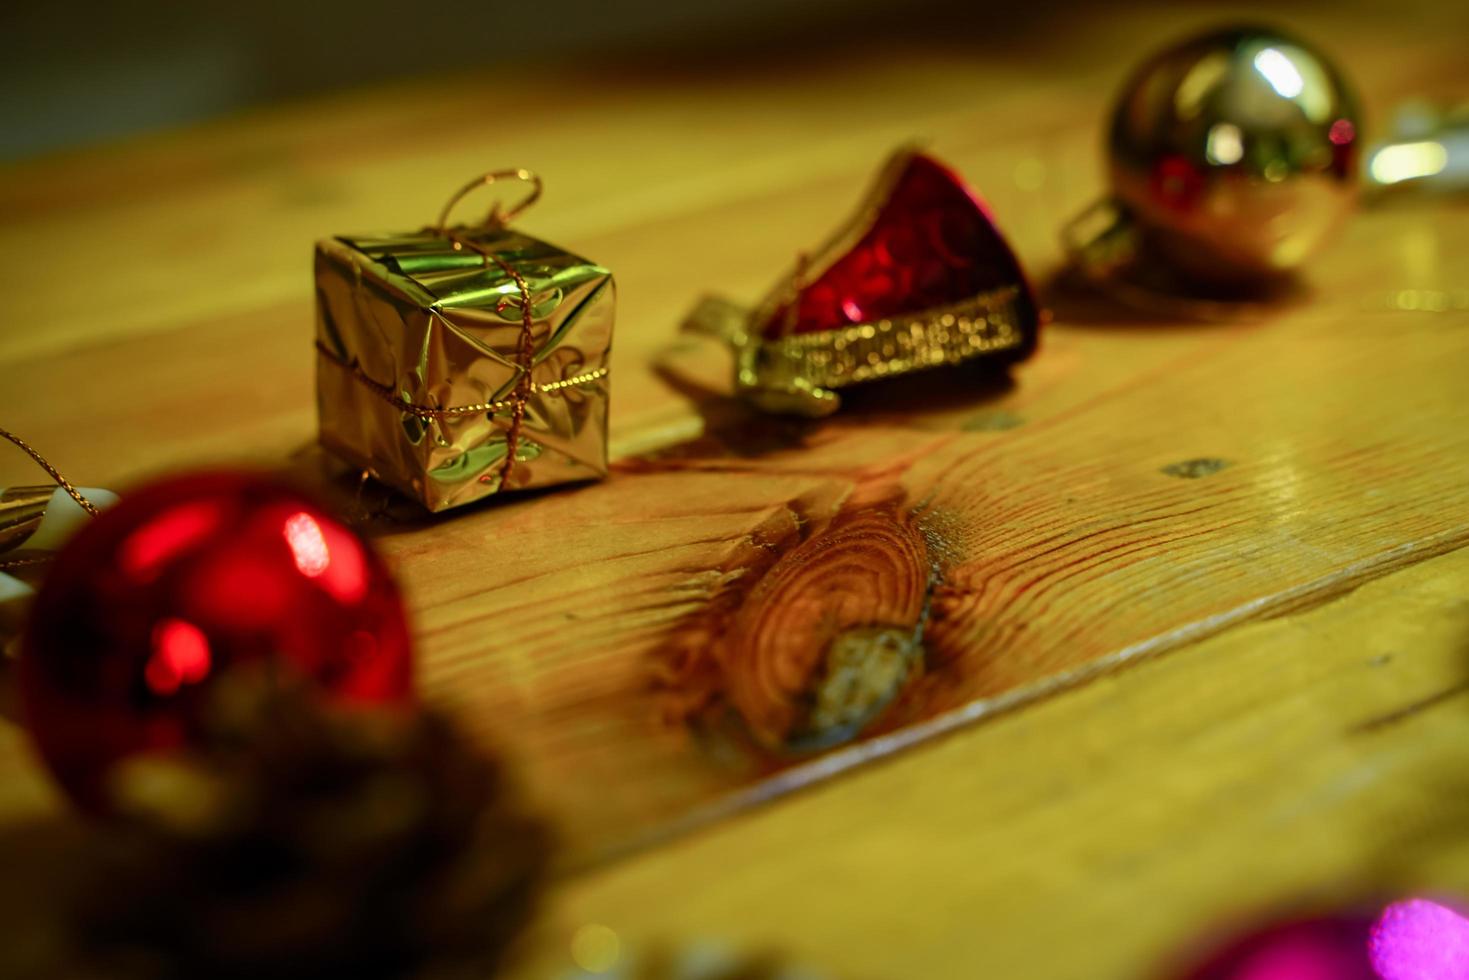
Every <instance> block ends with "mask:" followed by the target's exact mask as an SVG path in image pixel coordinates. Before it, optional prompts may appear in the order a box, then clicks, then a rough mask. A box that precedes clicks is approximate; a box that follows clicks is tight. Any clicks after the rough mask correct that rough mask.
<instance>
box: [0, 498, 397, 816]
mask: <svg viewBox="0 0 1469 980" xmlns="http://www.w3.org/2000/svg"><path fill="white" fill-rule="evenodd" d="M252 663H255V664H260V665H263V666H266V667H268V668H269V669H270V670H272V671H275V672H278V673H279V674H281V675H283V677H284V678H288V679H291V680H296V681H300V682H304V683H308V684H310V685H312V686H314V687H316V688H319V689H320V690H321V691H322V693H323V695H324V696H327V697H329V698H332V699H336V700H340V701H344V702H356V703H365V704H374V703H377V704H382V703H388V704H391V703H402V702H406V701H409V700H411V698H412V696H413V695H412V691H413V680H412V661H411V657H410V651H409V634H408V625H407V619H406V616H405V613H404V609H403V603H402V599H401V597H400V596H399V593H398V589H397V586H396V585H395V584H394V582H393V579H392V577H391V576H390V575H389V574H388V570H387V568H386V567H385V566H384V564H383V562H382V560H381V559H380V558H379V557H378V556H377V555H376V554H374V553H373V551H372V550H371V548H370V547H369V546H368V545H367V543H366V542H365V541H363V540H362V539H361V538H360V537H359V536H358V535H357V534H356V533H355V532H354V531H352V530H351V529H350V528H349V527H347V526H346V525H345V524H343V523H342V522H341V521H339V520H337V519H336V518H335V517H333V516H332V515H331V514H329V513H327V512H326V511H325V510H323V509H321V508H320V507H319V506H317V505H316V504H314V503H312V502H311V501H309V500H307V499H306V498H303V497H302V496H300V495H299V494H298V493H296V492H295V491H294V490H291V489H289V488H287V487H284V486H281V485H280V484H277V483H275V482H274V481H271V480H267V479H263V478H260V477H257V476H252V475H247V474H239V473H223V472H222V473H205V474H197V475H189V476H184V477H178V478H172V479H166V480H163V481H161V482H157V483H154V484H151V485H149V486H145V487H143V488H141V489H139V490H136V491H134V492H133V493H131V494H128V495H126V496H124V497H123V499H122V501H121V502H120V503H119V504H118V505H117V506H116V507H114V508H113V509H111V510H109V511H106V512H105V513H103V514H102V515H101V516H99V517H97V518H96V519H95V520H93V521H92V522H91V523H90V524H88V525H87V526H86V527H84V528H83V529H82V530H81V532H80V533H78V534H77V535H76V537H75V538H73V539H72V540H71V541H70V542H69V543H68V544H67V546H66V547H65V548H64V549H63V550H62V551H61V553H60V554H59V555H58V556H57V558H56V561H55V563H54V564H53V565H52V567H51V568H50V569H49V571H48V573H47V576H46V580H45V583H44V585H43V586H42V588H41V591H40V594H39V595H38V596H37V598H36V602H35V605H34V607H33V609H32V611H31V615H30V621H29V624H28V627H27V631H26V635H25V643H24V647H23V653H22V657H21V662H20V686H21V696H22V702H23V708H24V713H25V718H26V722H27V725H28V727H29V729H30V731H31V735H32V737H33V739H34V741H35V744H36V746H37V747H38V749H39V750H40V754H41V756H42V758H43V759H44V760H45V762H46V764H47V765H48V766H49V767H50V768H51V770H52V772H53V773H54V774H55V775H56V777H57V779H58V780H59V782H60V783H61V785H62V786H63V787H64V788H65V789H66V790H67V792H69V793H70V794H71V795H72V796H73V797H74V798H75V799H76V800H77V801H78V802H79V803H81V804H82V805H83V806H85V807H88V808H90V809H102V808H105V796H106V794H105V780H106V776H107V773H108V771H109V770H110V768H111V767H112V766H113V764H114V763H116V762H118V761H119V760H121V759H123V758H125V757H127V756H130V755H133V754H136V753H140V752H150V751H158V750H167V749H171V748H176V747H179V746H183V745H187V744H189V743H190V740H191V739H192V738H193V737H194V736H195V734H196V732H197V731H198V725H199V712H200V709H201V708H202V706H203V704H204V695H205V693H206V692H207V690H208V688H209V686H210V681H211V680H212V679H213V678H215V677H216V676H218V675H219V674H220V673H222V672H223V671H224V670H225V669H226V668H228V667H232V666H236V665H245V664H252Z"/></svg>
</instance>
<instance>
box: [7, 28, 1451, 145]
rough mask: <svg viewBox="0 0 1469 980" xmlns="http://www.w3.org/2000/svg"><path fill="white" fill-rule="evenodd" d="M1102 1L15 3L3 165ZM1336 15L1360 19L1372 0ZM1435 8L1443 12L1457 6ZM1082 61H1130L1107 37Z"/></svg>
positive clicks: (982, 43)
mask: <svg viewBox="0 0 1469 980" xmlns="http://www.w3.org/2000/svg"><path fill="white" fill-rule="evenodd" d="M1105 6H1106V5H1103V4H1089V3H1085V2H1080V0H1026V2H1023V3H996V2H993V0H989V2H986V0H968V2H963V0H916V2H895V0H794V2H793V0H700V2H696V3H667V2H663V0H614V2H606V0H559V2H557V3H556V4H555V5H554V7H551V6H549V5H537V4H529V3H508V2H503V0H492V2H483V3H434V4H420V3H406V2H402V0H323V2H316V3H306V2H299V0H296V2H291V0H263V2H254V3H244V4H204V3H190V2H181V0H159V2H152V3H147V4H117V3H107V2H103V0H82V2H78V3H66V4H23V3H11V4H5V5H3V7H4V9H3V12H0V32H3V35H4V37H5V38H6V42H7V43H6V56H5V58H4V60H3V62H0V93H3V94H0V159H8V160H14V159H16V158H21V157H26V156H32V155H35V154H40V153H46V152H48V151H54V150H59V149H64V148H67V147H74V146H77V145H81V144H86V143H91V142H96V141H99V140H106V139H109V138H114V137H120V136H127V135H130V134H134V133H139V132H144V131H148V130H155V129H158V128H163V127H171V126H176V125H179V124H183V123H189V122H195V121H198V120H202V119H208V118H211V117H216V116H219V115H222V114H227V113H233V112H238V111H240V110H245V109H249V108H251V107H255V106H261V105H265V104H268V103H273V102H279V101H282V100H292V99H300V98H302V97H306V96H310V95H313V94H318V93H326V92H332V91H337V90H341V89H346V88H352V87H357V86H362V85H364V84H370V83H380V82H385V81H393V80H399V79H404V78H411V77H418V76H425V75H436V74H437V75H443V74H446V73H454V72H464V71H475V72H478V71H483V70H485V69H504V70H506V71H515V70H519V69H521V68H522V66H523V67H524V69H525V70H531V71H533V70H535V69H536V67H537V66H541V67H554V66H560V65H565V64H566V63H568V62H571V63H575V64H577V65H580V66H582V67H590V68H595V69H599V70H606V71H610V72H621V71H635V72H646V71H649V70H659V71H668V70H672V71H676V72H683V71H700V70H705V69H710V68H717V67H720V65H721V64H723V63H736V64H738V65H741V66H748V65H749V64H750V63H751V62H763V63H768V65H769V67H770V68H771V69H772V70H779V69H781V68H794V67H799V66H800V65H801V64H802V62H812V61H820V60H822V58H823V57H825V56H827V55H829V54H831V53H832V52H833V50H835V49H841V48H846V47H851V46H854V45H867V46H878V47H881V46H884V45H888V44H892V43H894V42H900V41H909V42H911V41H914V40H918V41H922V42H924V43H927V44H932V45H934V46H935V47H939V46H943V47H947V48H953V47H956V46H957V47H966V48H976V49H980V50H991V51H1003V52H1007V53H1011V54H1013V53H1014V52H1016V51H1017V50H1019V51H1022V52H1023V51H1024V49H1025V46H1026V45H1027V44H1031V45H1032V46H1036V47H1049V46H1050V45H1052V44H1054V43H1055V42H1057V41H1060V42H1063V43H1065V42H1073V43H1075V44H1077V45H1078V46H1080V47H1081V48H1082V49H1085V48H1086V41H1087V40H1088V38H1091V37H1095V34H1094V31H1095V26H1096V25H1097V24H1098V23H1099V22H1102V21H1104V20H1105ZM1317 6H1320V4H1316V3H1311V2H1302V0H1283V2H1279V3H1276V4H1273V5H1271V6H1270V7H1268V8H1265V9H1267V10H1271V11H1278V12H1279V13H1280V14H1281V15H1282V16H1284V17H1287V18H1288V20H1291V21H1297V22H1299V21H1301V20H1303V19H1304V20H1307V21H1309V19H1310V12H1311V9H1312V8H1313V7H1317ZM1331 6H1333V7H1337V6H1339V5H1331ZM1349 6H1361V7H1362V8H1363V13H1364V15H1366V16H1371V15H1372V11H1371V7H1372V6H1373V5H1371V4H1362V5H1357V4H1352V5H1349ZM1443 6H1444V8H1445V12H1446V14H1449V15H1450V16H1452V14H1451V11H1452V10H1453V9H1454V8H1456V7H1458V6H1461V5H1460V4H1456V3H1445V4H1444V5H1443ZM1170 7H1171V8H1173V11H1172V16H1173V17H1177V16H1178V14H1179V13H1180V12H1181V11H1182V10H1187V9H1188V8H1190V7H1193V8H1197V12H1198V13H1199V14H1200V15H1201V16H1203V15H1206V13H1213V12H1220V11H1226V10H1228V9H1229V7H1227V6H1221V5H1219V4H1201V3H1193V4H1176V3H1175V4H1170ZM1131 9H1132V10H1133V11H1134V12H1135V11H1136V5H1132V8H1131ZM1254 9H1255V10H1259V9H1260V8H1259V7H1258V6H1256V7H1255V8H1254ZM1215 15H1216V16H1218V15H1220V14H1217V13H1216V14H1215ZM1251 15H1252V16H1253V15H1255V14H1254V11H1251ZM1224 16H1227V15H1224ZM1379 16H1381V12H1379ZM1459 21H1460V23H1461V24H1462V17H1461V18H1459ZM1424 27H1425V30H1429V29H1432V26H1431V25H1424ZM1036 42H1038V43H1036ZM1068 46H1069V45H1068ZM1080 54H1081V55H1082V57H1083V59H1086V58H1087V56H1091V57H1094V58H1111V59H1119V60H1122V61H1126V60H1129V59H1130V58H1131V57H1133V56H1134V54H1133V53H1132V52H1128V53H1127V54H1126V56H1125V57H1124V56H1123V55H1122V54H1121V53H1120V52H1118V51H1117V50H1116V47H1115V46H1114V45H1112V44H1110V43H1099V46H1098V47H1097V48H1096V49H1094V50H1082V51H1081V52H1080ZM731 67H733V66H732V65H731Z"/></svg>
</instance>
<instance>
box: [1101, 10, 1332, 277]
mask: <svg viewBox="0 0 1469 980" xmlns="http://www.w3.org/2000/svg"><path fill="white" fill-rule="evenodd" d="M1360 126H1361V124H1360V117H1359V115H1358V111H1357V103H1356V100H1355V98H1354V97H1353V96H1352V94H1351V92H1350V90H1349V88H1348V86H1347V84H1346V83H1345V81H1344V80H1343V78H1342V76H1341V74H1340V72H1338V71H1337V69H1336V68H1335V67H1334V66H1333V65H1332V64H1331V62H1330V61H1328V60H1327V59H1326V57H1325V56H1323V55H1322V54H1321V53H1320V52H1319V51H1317V50H1316V49H1315V48H1313V47H1312V46H1311V45H1309V44H1307V43H1306V42H1305V41H1302V40H1299V39H1297V38H1293V37H1290V36H1288V35H1285V34H1281V33H1278V32H1276V31H1273V30H1269V29H1264V28H1253V27H1236V28H1230V29H1226V30H1218V31H1211V32H1209V33H1206V34H1202V35H1199V36H1196V37H1193V38H1190V39H1188V40H1186V41H1183V42H1182V43H1180V44H1177V45H1174V46H1173V47H1170V48H1168V49H1166V50H1164V51H1162V52H1160V53H1158V54H1156V55H1154V56H1153V57H1151V58H1149V59H1148V60H1147V61H1146V62H1144V63H1143V64H1142V65H1141V66H1140V67H1139V68H1138V70H1137V71H1136V72H1135V73H1134V74H1133V75H1132V76H1131V78H1130V79H1129V80H1128V82H1127V83H1126V85H1125V86H1124V87H1123V90H1122V92H1121V96H1120V98H1119V99H1118V101H1117V103H1116V106H1115V108H1114V109H1113V112H1112V118H1111V124H1110V127H1109V130H1108V143H1107V157H1108V172H1109V177H1110V181H1111V186H1112V195H1113V198H1112V201H1111V202H1110V203H1111V204H1112V206H1113V207H1114V208H1115V211H1116V212H1117V214H1116V224H1117V225H1118V226H1120V227H1125V230H1126V231H1127V233H1128V235H1127V237H1128V238H1129V239H1130V248H1128V249H1127V250H1126V251H1127V252H1128V253H1129V255H1130V257H1133V258H1136V259H1140V260H1142V261H1145V262H1149V263H1161V264H1164V265H1167V266H1169V267H1170V268H1171V269H1172V270H1173V271H1176V272H1178V273H1181V274H1182V276H1183V277H1184V278H1185V279H1186V280H1189V281H1193V282H1196V283H1205V284H1213V285H1237V284H1255V283H1260V282H1264V281H1270V280H1279V279H1281V278H1282V277H1285V276H1286V275H1287V274H1289V273H1291V272H1293V271H1294V270H1296V269H1297V268H1298V267H1300V265H1301V264H1302V263H1304V262H1305V261H1306V260H1307V259H1309V258H1310V257H1311V256H1312V255H1314V254H1315V253H1316V252H1317V251H1318V250H1319V249H1320V247H1321V246H1322V245H1324V244H1325V243H1326V242H1327V241H1328V240H1329V239H1330V238H1331V236H1332V235H1333V233H1335V232H1336V230H1337V229H1338V228H1339V226H1340V225H1341V223H1342V221H1343V219H1344V218H1345V217H1346V216H1347V215H1348V214H1349V213H1350V212H1351V210H1352V208H1353V205H1354V203H1355V200H1356V197H1357V189H1358V186H1359V180H1358V166H1359V155H1360V154H1359V145H1360V141H1361V133H1360ZM1117 231H1118V229H1117V228H1113V229H1111V232H1110V234H1111V238H1112V239H1113V244H1114V246H1115V239H1116V238H1117V237H1118V236H1117ZM1092 244H1095V240H1094V241H1093V243H1092ZM1094 251H1095V250H1094ZM1111 254H1112V255H1113V256H1114V257H1115V256H1116V255H1117V254H1118V249H1116V248H1115V247H1114V248H1113V249H1112V250H1111ZM1094 257H1095V256H1094Z"/></svg>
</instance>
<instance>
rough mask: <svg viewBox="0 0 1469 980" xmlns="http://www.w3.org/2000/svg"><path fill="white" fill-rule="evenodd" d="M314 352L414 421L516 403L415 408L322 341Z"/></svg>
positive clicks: (534, 390)
mask: <svg viewBox="0 0 1469 980" xmlns="http://www.w3.org/2000/svg"><path fill="white" fill-rule="evenodd" d="M316 350H317V353H319V354H321V356H322V357H324V358H326V359H327V360H329V361H331V362H332V363H333V364H336V365H337V366H338V367H340V368H343V369H344V370H347V371H351V372H352V377H353V378H354V379H356V381H357V382H358V383H359V384H361V385H362V386H363V387H365V388H366V389H367V390H368V391H370V392H372V393H373V394H374V395H377V396H378V397H379V398H381V399H383V400H384V401H386V402H387V403H388V404H390V405H392V406H393V407H394V408H396V409H398V410H399V411H400V412H403V413H404V414H406V415H412V416H414V417H415V418H420V419H455V418H460V417H462V416H465V415H479V414H481V413H493V412H503V411H504V410H505V409H507V408H510V407H511V406H512V405H514V404H515V399H513V398H501V399H498V400H497V401H492V402H480V403H478V404H475V405H456V406H454V407H452V408H426V407H424V406H422V405H415V404H413V403H412V402H406V401H404V400H403V398H402V397H401V396H400V395H398V394H396V393H395V392H394V390H393V388H392V386H391V385H385V384H381V383H379V382H377V381H374V380H372V379H371V378H369V377H368V376H367V375H366V374H364V373H363V371H362V369H361V368H360V367H358V366H356V365H355V364H352V363H350V362H348V361H346V360H344V359H342V358H341V357H338V356H337V355H336V354H335V353H334V352H333V351H332V350H331V349H330V348H329V347H327V346H326V345H325V344H323V343H322V342H321V341H317V342H316ZM605 377H607V369H606V368H604V367H601V368H597V369H596V370H593V371H583V372H582V373H581V374H574V375H572V376H571V377H569V378H562V379H561V380H560V381H547V382H544V383H542V382H533V383H532V384H531V386H530V393H531V394H539V393H549V392H556V391H561V390H562V389H564V388H575V387H576V386H577V385H585V384H591V383H592V382H593V381H600V380H601V379H603V378H605Z"/></svg>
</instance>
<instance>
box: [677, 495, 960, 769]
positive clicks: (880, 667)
mask: <svg viewBox="0 0 1469 980" xmlns="http://www.w3.org/2000/svg"><path fill="white" fill-rule="evenodd" d="M750 571H751V572H752V573H753V574H750V575H748V576H743V577H742V578H744V579H745V581H752V582H753V584H750V585H748V586H747V587H746V588H745V589H744V590H743V591H742V594H741V595H739V596H738V597H735V600H736V601H732V602H728V603H726V608H725V610H724V612H723V613H722V614H718V613H716V616H717V621H715V622H705V623H703V624H702V625H701V628H700V632H701V633H702V635H703V636H704V637H705V638H706V639H707V640H708V641H709V645H708V647H707V649H708V650H709V652H710V655H711V657H712V661H713V665H714V666H715V668H716V669H715V670H714V672H713V673H714V681H715V684H716V685H717V691H716V692H715V694H716V699H717V700H719V701H722V702H723V703H724V704H726V705H728V706H732V707H733V708H734V709H735V710H736V711H737V712H738V714H739V716H740V717H741V718H742V719H743V721H744V724H745V727H746V728H747V730H748V731H749V733H750V734H751V735H752V736H753V737H754V739H755V741H757V742H758V743H760V744H761V745H762V746H764V747H766V748H770V749H777V750H782V751H797V752H801V751H812V750H815V749H820V748H825V747H828V746H830V745H833V744H837V743H839V742H842V741H846V740H848V739H850V738H852V737H853V736H855V735H856V734H858V733H859V732H860V731H861V730H862V729H863V728H864V727H866V726H867V725H868V724H869V723H871V722H872V721H873V720H874V719H875V718H876V717H877V716H878V715H879V714H880V713H881V712H882V710H883V708H885V707H886V706H887V705H888V704H889V703H891V702H892V700H893V698H894V697H895V696H896V695H897V694H898V693H899V692H900V691H901V690H902V689H903V687H904V685H905V684H906V683H907V682H908V681H909V680H910V679H912V678H913V677H915V676H916V675H917V674H918V673H919V672H921V669H922V661H923V644H922V636H923V627H924V620H925V618H926V612H927V603H928V594H929V590H930V586H931V579H932V578H933V567H932V563H931V562H930V560H929V556H928V549H927V545H926V543H925V541H924V538H923V535H922V534H921V533H920V532H919V531H918V529H917V528H916V527H914V525H913V523H912V521H911V519H910V518H909V517H908V515H907V513H906V511H904V510H903V509H902V508H901V507H899V506H898V505H897V504H896V503H893V502H891V501H889V502H886V503H881V504H877V505H872V506H866V507H861V508H854V509H852V510H848V511H842V512H839V513H838V514H837V515H836V516H835V517H833V518H831V519H830V521H829V522H827V523H826V525H825V527H822V528H820V529H819V530H817V531H816V532H815V533H813V534H811V536H810V537H807V538H806V539H805V540H799V539H797V540H796V541H794V542H791V543H790V544H788V546H787V548H786V549H784V550H782V551H780V552H779V553H778V554H777V556H776V557H775V558H774V560H773V561H772V562H768V563H766V566H765V567H763V568H754V569H751V570H750ZM757 576H758V577H757Z"/></svg>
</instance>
